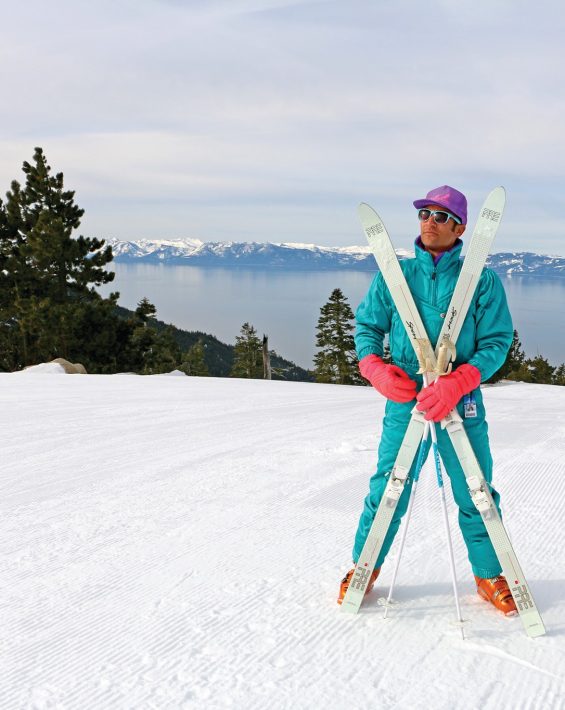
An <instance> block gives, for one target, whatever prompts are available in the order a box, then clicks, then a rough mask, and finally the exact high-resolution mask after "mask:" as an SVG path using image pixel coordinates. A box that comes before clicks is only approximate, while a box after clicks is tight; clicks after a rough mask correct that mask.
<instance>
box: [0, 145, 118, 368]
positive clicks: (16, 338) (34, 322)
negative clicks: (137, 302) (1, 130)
mask: <svg viewBox="0 0 565 710" xmlns="http://www.w3.org/2000/svg"><path fill="white" fill-rule="evenodd" d="M23 172H24V174H25V185H24V186H23V187H22V186H21V185H20V184H19V183H18V182H17V181H16V180H14V181H13V182H12V185H11V189H10V191H8V192H7V194H6V201H5V203H4V202H1V201H0V294H1V295H0V344H2V345H4V346H5V350H4V359H3V362H2V364H3V365H4V367H5V368H6V369H17V368H19V367H22V366H23V365H29V364H33V363H36V362H40V361H41V360H47V359H51V358H53V357H56V356H61V357H65V358H67V359H70V354H71V352H73V351H75V350H76V342H75V341H74V338H75V337H76V330H77V321H80V320H81V319H84V318H86V319H87V320H89V319H90V318H91V316H92V309H93V308H96V307H100V308H101V311H102V312H104V314H107V312H108V310H107V308H106V306H107V304H108V303H110V304H112V305H114V306H115V304H116V301H117V298H118V294H111V296H110V298H109V299H106V300H105V299H102V298H101V296H100V295H99V294H98V293H97V292H96V291H95V289H94V286H100V285H102V284H106V283H109V282H111V281H112V280H113V278H114V274H113V273H111V272H108V271H106V270H105V266H106V265H107V264H108V263H109V262H110V261H111V260H112V258H113V257H112V250H111V249H110V247H106V248H104V241H101V240H98V239H88V238H85V237H83V236H79V237H76V238H75V237H73V236H72V234H73V232H74V231H75V230H76V229H78V227H79V226H80V220H81V217H82V215H83V214H84V210H82V209H81V208H79V207H78V206H77V205H76V204H75V201H74V192H73V191H72V190H65V189H64V181H63V173H57V174H56V175H52V174H51V168H50V166H49V165H48V164H47V160H46V158H45V156H44V154H43V151H42V149H41V148H36V149H35V153H34V156H33V161H32V163H28V162H27V161H25V162H24V164H23ZM92 337H94V338H95V337H96V334H95V333H92Z"/></svg>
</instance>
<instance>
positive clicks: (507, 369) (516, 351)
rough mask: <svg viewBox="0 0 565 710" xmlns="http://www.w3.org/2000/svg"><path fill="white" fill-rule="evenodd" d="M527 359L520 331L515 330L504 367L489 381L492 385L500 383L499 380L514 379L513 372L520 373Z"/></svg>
mask: <svg viewBox="0 0 565 710" xmlns="http://www.w3.org/2000/svg"><path fill="white" fill-rule="evenodd" d="M525 358H526V355H525V353H524V351H523V350H522V343H521V342H520V336H519V335H518V331H517V330H516V329H514V335H513V338H512V343H511V345H510V349H509V350H508V354H507V355H506V360H505V361H504V363H503V364H502V367H500V368H499V369H498V370H497V371H496V372H495V373H494V375H493V376H492V377H491V378H490V379H489V380H488V382H490V383H491V384H494V383H495V382H498V381H499V380H503V379H512V378H511V377H510V373H511V372H518V371H519V370H520V368H521V367H522V365H523V363H524V360H525Z"/></svg>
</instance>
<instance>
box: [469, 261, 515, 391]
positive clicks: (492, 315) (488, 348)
mask: <svg viewBox="0 0 565 710" xmlns="http://www.w3.org/2000/svg"><path fill="white" fill-rule="evenodd" d="M513 335H514V330H513V326H512V317H511V316H510V311H509V310H508V304H507V302H506V293H505V292H504V287H503V285H502V282H501V280H500V278H499V277H498V276H497V274H495V273H494V271H491V270H490V269H484V271H483V273H482V275H481V278H480V280H479V284H478V286H477V294H476V309H475V344H476V348H475V353H474V354H473V356H472V357H471V358H470V359H469V361H468V362H469V364H470V365H474V366H475V367H476V368H478V369H479V371H480V373H481V381H482V382H484V381H485V380H488V379H489V377H492V375H494V373H495V372H496V371H497V370H498V369H500V368H501V367H502V365H503V364H504V361H505V359H506V355H507V353H508V350H509V348H510V345H511V344H512V337H513Z"/></svg>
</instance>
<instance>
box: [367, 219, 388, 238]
mask: <svg viewBox="0 0 565 710" xmlns="http://www.w3.org/2000/svg"><path fill="white" fill-rule="evenodd" d="M384 231H385V228H384V227H383V225H382V224H381V223H380V222H377V223H376V224H372V225H371V226H370V227H367V228H366V229H365V234H366V235H367V236H368V237H377V236H378V235H379V234H382V233H383V232H384Z"/></svg>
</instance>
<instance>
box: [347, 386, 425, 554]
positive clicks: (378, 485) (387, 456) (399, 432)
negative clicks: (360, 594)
mask: <svg viewBox="0 0 565 710" xmlns="http://www.w3.org/2000/svg"><path fill="white" fill-rule="evenodd" d="M414 405H415V401H412V402H408V403H407V404H399V403H397V402H392V401H390V400H389V401H388V402H387V404H386V408H385V417H384V420H383V431H382V437H381V441H380V444H379V451H378V463H377V470H376V473H375V474H374V475H373V476H372V477H371V480H370V481H369V494H368V495H367V497H366V498H365V502H364V506H363V512H362V513H361V518H360V519H359V525H358V527H357V533H356V535H355V544H354V547H353V561H354V562H355V564H357V560H358V559H359V556H360V555H361V551H362V550H363V545H364V544H365V540H366V539H367V535H368V534H369V530H370V529H371V525H372V524H373V520H374V518H375V514H376V512H377V508H378V507H379V503H380V502H381V498H382V497H383V493H384V490H385V488H386V485H387V483H388V478H389V475H390V473H391V471H392V468H393V466H394V462H395V460H396V457H397V455H398V451H399V449H400V445H401V443H402V439H403V438H404V434H405V433H406V429H407V427H408V422H409V421H410V416H411V412H412V409H413V408H414ZM417 458H418V457H417V456H415V457H414V461H413V463H412V467H411V469H410V473H409V476H408V480H407V481H406V485H405V486H404V490H403V492H402V495H401V496H400V500H399V501H398V505H397V507H396V510H395V512H394V516H393V518H392V521H391V524H390V527H389V529H388V532H387V534H386V535H385V539H384V541H383V546H382V548H381V551H380V553H379V556H378V558H377V562H376V564H375V567H380V566H381V565H382V563H383V562H384V559H385V557H386V556H387V553H388V551H389V550H390V547H391V545H392V542H393V540H394V536H395V535H396V533H397V531H398V528H399V526H400V520H401V518H402V516H403V515H404V513H405V512H406V509H407V508H408V502H409V500H410V491H411V489H412V479H413V474H414V469H415V466H416V459H417Z"/></svg>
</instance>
